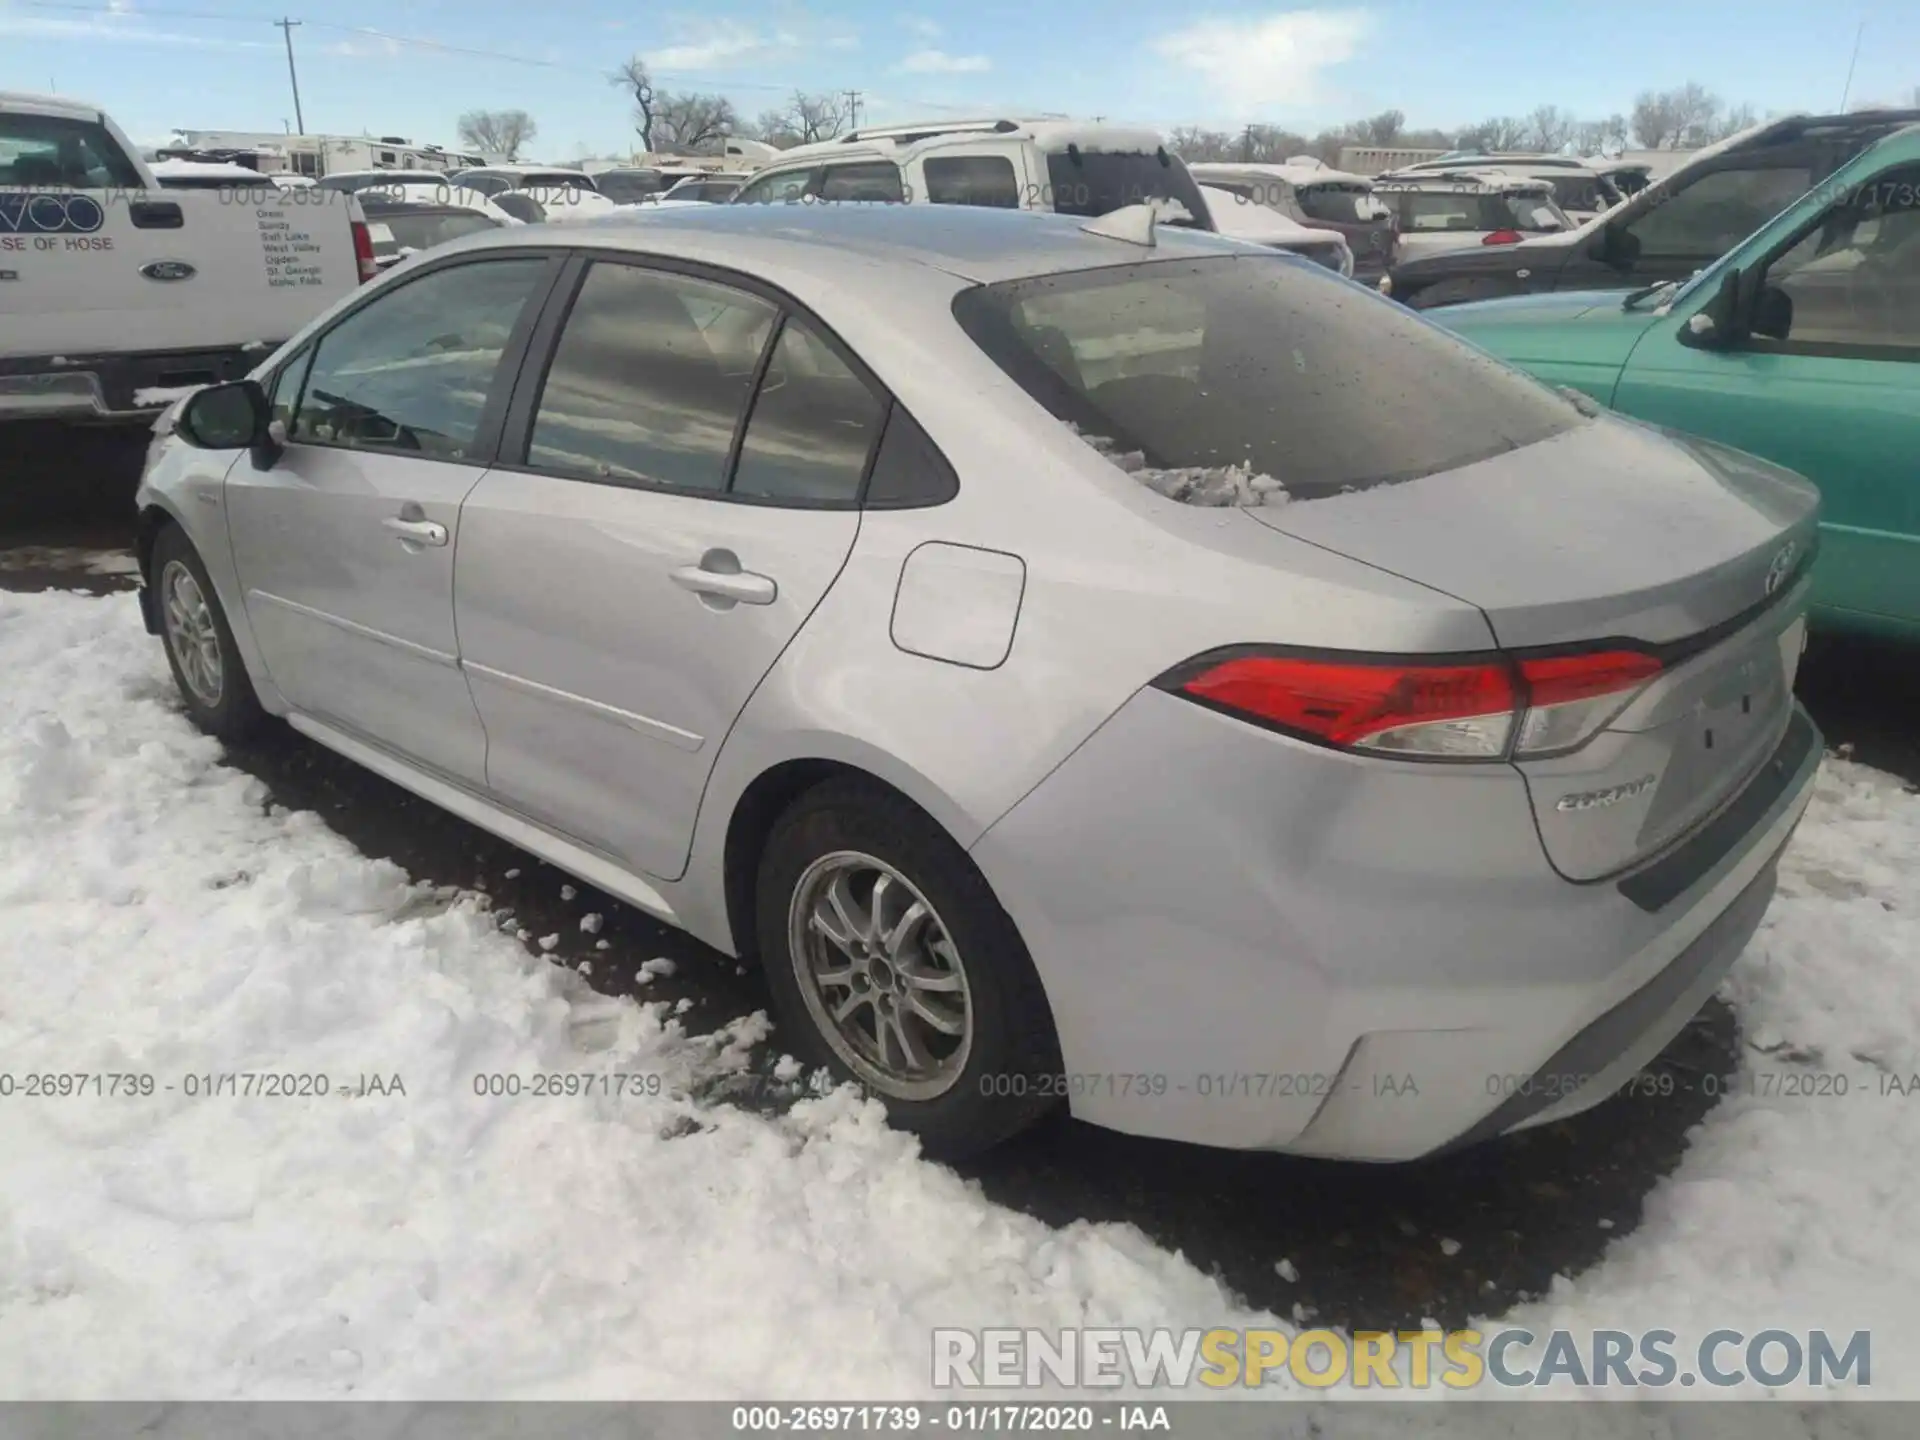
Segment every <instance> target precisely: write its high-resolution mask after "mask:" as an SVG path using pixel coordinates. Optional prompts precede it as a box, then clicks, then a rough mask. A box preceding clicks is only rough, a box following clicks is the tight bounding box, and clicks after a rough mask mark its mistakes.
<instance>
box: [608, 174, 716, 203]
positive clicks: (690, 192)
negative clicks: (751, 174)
mask: <svg viewBox="0 0 1920 1440" xmlns="http://www.w3.org/2000/svg"><path fill="white" fill-rule="evenodd" d="M604 188H605V187H602V189H603V190H604ZM739 188H740V182H739V181H738V180H690V181H688V182H686V183H685V184H682V185H676V186H674V187H673V189H672V190H671V191H670V192H668V197H667V198H670V199H674V200H699V201H702V202H703V203H705V204H708V205H724V204H726V202H727V201H729V200H731V199H732V198H733V196H734V192H735V191H737V190H738V189H739ZM615 198H618V197H615Z"/></svg>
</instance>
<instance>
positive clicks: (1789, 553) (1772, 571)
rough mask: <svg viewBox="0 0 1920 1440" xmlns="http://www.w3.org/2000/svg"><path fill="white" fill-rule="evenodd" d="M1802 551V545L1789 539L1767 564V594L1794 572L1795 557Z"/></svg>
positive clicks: (1776, 588) (1777, 587) (1771, 592)
mask: <svg viewBox="0 0 1920 1440" xmlns="http://www.w3.org/2000/svg"><path fill="white" fill-rule="evenodd" d="M1799 553H1800V547H1799V546H1798V545H1796V544H1794V543H1793V541H1791V540H1789V541H1788V542H1787V543H1786V544H1784V545H1782V546H1781V547H1780V549H1779V551H1778V552H1777V553H1775V555H1774V557H1773V563H1772V564H1770V565H1768V566H1767V594H1769V595H1771V594H1773V592H1774V591H1776V590H1778V589H1779V588H1780V587H1781V585H1783V584H1784V583H1785V582H1786V578H1787V576H1789V575H1791V574H1792V573H1793V557H1794V556H1796V555H1798V554H1799Z"/></svg>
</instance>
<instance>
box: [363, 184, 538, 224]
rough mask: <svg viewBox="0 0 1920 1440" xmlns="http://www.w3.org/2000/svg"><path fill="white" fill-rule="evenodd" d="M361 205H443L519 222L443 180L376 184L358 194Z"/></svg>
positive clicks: (483, 198) (479, 195) (472, 192)
mask: <svg viewBox="0 0 1920 1440" xmlns="http://www.w3.org/2000/svg"><path fill="white" fill-rule="evenodd" d="M357 194H358V198H359V200H360V201H361V203H362V204H364V203H365V202H366V201H368V200H373V201H375V202H376V203H377V202H378V201H381V200H397V201H399V202H401V203H402V204H407V205H446V206H451V207H452V208H454V209H458V210H477V211H479V212H480V213H481V214H482V215H486V216H489V217H490V218H492V219H494V220H498V221H500V222H501V223H503V224H507V225H518V224H519V223H520V222H519V221H518V220H516V219H514V218H513V216H511V215H509V214H508V213H507V212H506V211H505V210H502V209H501V208H500V207H499V206H498V205H496V204H494V203H493V200H492V199H491V197H489V196H487V195H483V194H482V193H481V192H480V191H478V190H470V189H468V188H467V187H466V186H464V185H449V184H447V182H446V181H444V180H403V181H396V182H395V183H394V184H392V185H375V186H373V187H371V188H370V189H366V190H361V191H359V192H357Z"/></svg>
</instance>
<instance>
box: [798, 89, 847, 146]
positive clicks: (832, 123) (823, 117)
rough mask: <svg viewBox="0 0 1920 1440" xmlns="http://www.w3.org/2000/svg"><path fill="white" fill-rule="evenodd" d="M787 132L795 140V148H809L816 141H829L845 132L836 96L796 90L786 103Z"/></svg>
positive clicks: (839, 102)
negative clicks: (791, 133)
mask: <svg viewBox="0 0 1920 1440" xmlns="http://www.w3.org/2000/svg"><path fill="white" fill-rule="evenodd" d="M786 116H787V128H788V129H790V130H792V131H793V133H794V135H795V136H796V137H797V138H796V140H795V143H796V144H800V145H811V144H813V143H814V142H815V141H816V140H831V139H833V137H834V136H836V135H838V134H840V133H841V131H843V130H845V129H846V128H847V124H848V119H847V112H846V110H845V108H844V107H843V105H842V102H841V98H840V97H839V96H838V95H827V94H813V93H810V92H808V91H806V90H796V91H794V92H793V98H792V99H791V100H789V101H787V110H786Z"/></svg>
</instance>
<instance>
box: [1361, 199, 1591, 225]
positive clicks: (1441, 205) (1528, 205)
mask: <svg viewBox="0 0 1920 1440" xmlns="http://www.w3.org/2000/svg"><path fill="white" fill-rule="evenodd" d="M1382 198H1383V199H1385V200H1386V201H1387V203H1388V204H1390V205H1392V206H1393V208H1394V212H1395V214H1396V215H1397V216H1398V217H1399V220H1400V229H1401V231H1402V233H1404V234H1408V235H1420V234H1431V233H1433V232H1435V231H1454V230H1459V231H1468V232H1479V231H1484V230H1519V231H1522V232H1524V233H1527V234H1546V233H1549V232H1551V231H1555V230H1570V229H1572V228H1573V222H1572V221H1571V220H1569V219H1568V218H1567V217H1566V214H1565V212H1563V211H1562V210H1561V209H1560V207H1559V206H1558V205H1556V204H1554V203H1553V197H1552V196H1550V195H1547V194H1545V193H1540V192H1532V191H1523V192H1517V193H1508V194H1504V195H1502V194H1495V193H1493V192H1491V191H1453V190H1401V191H1398V192H1396V193H1393V194H1389V195H1387V196H1384V197H1382Z"/></svg>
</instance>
